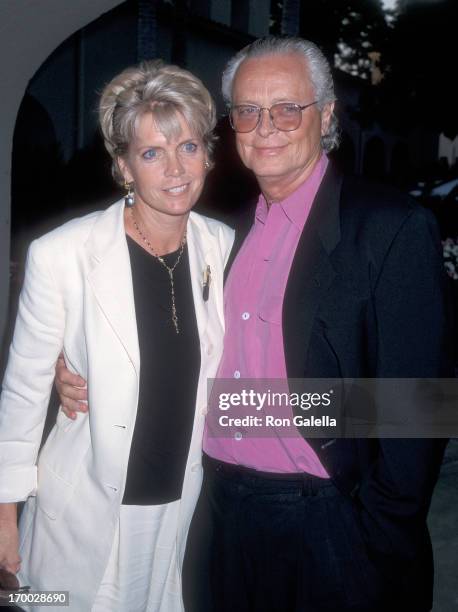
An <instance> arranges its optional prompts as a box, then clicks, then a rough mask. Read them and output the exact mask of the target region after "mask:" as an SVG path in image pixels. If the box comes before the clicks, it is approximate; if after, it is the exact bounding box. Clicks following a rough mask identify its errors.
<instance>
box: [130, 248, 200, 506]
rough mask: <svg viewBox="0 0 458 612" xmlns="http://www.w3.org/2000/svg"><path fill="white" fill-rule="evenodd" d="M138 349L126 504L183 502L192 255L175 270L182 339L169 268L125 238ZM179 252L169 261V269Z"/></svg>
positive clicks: (192, 383)
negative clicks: (137, 389) (174, 313)
mask: <svg viewBox="0 0 458 612" xmlns="http://www.w3.org/2000/svg"><path fill="white" fill-rule="evenodd" d="M127 244H128V247H129V255H130V263H131V269H132V282H133V289H134V300H135V315H136V320H137V329H138V340H139V345H140V364H141V365H140V392H139V401H138V410H137V419H136V421H135V428H134V433H133V439H132V445H131V449H130V456H129V465H128V468H127V482H126V489H125V492H124V498H123V501H122V503H123V504H128V505H153V504H165V503H168V502H171V501H175V500H177V499H179V498H180V497H181V490H182V486H183V479H184V471H185V466H186V459H187V456H188V452H189V445H190V442H191V434H192V425H193V420H194V410H195V403H196V393H197V382H198V377H199V371H200V345H199V335H198V330H197V321H196V315H195V311H194V301H193V297H192V289H191V274H190V270H189V258H188V250H187V247H185V249H184V251H183V254H182V256H181V260H180V262H179V263H178V265H177V267H176V268H175V271H174V274H173V276H174V285H175V305H176V309H177V316H178V326H179V332H180V333H179V334H177V333H176V331H175V326H174V324H173V322H172V301H171V299H172V298H171V286H170V278H169V275H168V272H167V270H166V269H165V268H164V266H163V265H162V264H161V263H160V262H159V261H158V260H157V259H156V258H155V257H153V256H152V255H151V254H150V253H148V252H147V251H145V250H144V249H143V248H142V247H140V246H139V245H138V244H137V243H136V242H135V241H134V240H132V239H131V238H129V237H128V238H127ZM178 253H179V251H176V252H175V253H170V254H169V255H166V256H164V260H165V262H166V263H167V265H168V266H169V267H172V266H173V265H174V263H175V261H176V259H177V256H178Z"/></svg>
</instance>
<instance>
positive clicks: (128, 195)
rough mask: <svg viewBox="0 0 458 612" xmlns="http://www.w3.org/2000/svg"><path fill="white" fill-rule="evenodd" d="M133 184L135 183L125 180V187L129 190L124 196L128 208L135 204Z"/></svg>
mask: <svg viewBox="0 0 458 612" xmlns="http://www.w3.org/2000/svg"><path fill="white" fill-rule="evenodd" d="M133 185H134V184H133V183H128V182H127V181H124V189H125V190H126V191H127V193H126V195H125V196H124V204H125V206H127V207H128V208H132V206H133V205H134V204H135V197H134V192H133Z"/></svg>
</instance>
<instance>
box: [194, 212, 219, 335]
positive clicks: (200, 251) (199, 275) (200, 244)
mask: <svg viewBox="0 0 458 612" xmlns="http://www.w3.org/2000/svg"><path fill="white" fill-rule="evenodd" d="M213 240H214V238H213V237H212V236H211V235H210V233H209V232H208V230H207V229H206V227H205V224H204V223H202V222H199V217H198V216H197V215H196V214H195V213H192V212H191V213H190V215H189V220H188V226H187V241H188V254H189V268H190V272H191V286H192V295H193V298H194V308H195V313H196V319H197V328H198V330H199V337H200V338H203V337H204V332H205V330H206V328H207V322H208V302H205V301H204V299H203V279H204V272H205V270H206V269H207V266H210V269H212V268H213V269H214V265H213V266H212V260H211V252H212V250H213ZM211 290H212V289H211V285H210V291H211Z"/></svg>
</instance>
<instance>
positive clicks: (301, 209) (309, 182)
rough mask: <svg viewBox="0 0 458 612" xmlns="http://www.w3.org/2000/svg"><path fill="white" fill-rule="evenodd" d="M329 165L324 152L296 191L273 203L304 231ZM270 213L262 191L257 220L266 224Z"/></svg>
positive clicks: (256, 215)
mask: <svg viewBox="0 0 458 612" xmlns="http://www.w3.org/2000/svg"><path fill="white" fill-rule="evenodd" d="M327 166H328V158H327V157H326V155H324V154H323V155H321V157H320V159H319V160H318V162H317V163H316V164H315V167H314V169H313V171H312V173H311V174H310V176H308V177H307V179H306V180H305V181H304V182H303V183H302V184H301V185H299V187H298V188H297V189H296V191H293V193H291V194H290V195H289V196H288V197H287V198H285V199H284V200H281V201H280V202H274V204H272V206H280V208H281V209H282V211H283V212H284V214H285V216H286V217H287V218H288V219H289V221H290V222H291V223H292V224H293V225H294V226H295V227H297V229H299V230H300V231H302V229H303V227H304V223H305V220H306V218H307V215H308V213H309V211H310V207H311V204H312V202H313V200H314V198H315V195H316V192H317V191H318V187H319V186H320V183H321V179H322V178H323V176H324V173H325V172H326V168H327ZM268 214H269V207H268V206H267V202H266V199H265V197H264V196H263V195H262V193H261V194H260V195H259V199H258V203H257V206H256V214H255V217H256V220H257V221H259V222H260V223H262V224H265V223H266V220H267V215H268Z"/></svg>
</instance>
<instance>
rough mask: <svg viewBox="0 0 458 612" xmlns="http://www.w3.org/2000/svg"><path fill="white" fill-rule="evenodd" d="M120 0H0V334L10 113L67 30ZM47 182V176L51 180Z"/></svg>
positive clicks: (5, 282) (5, 283) (5, 290)
mask: <svg viewBox="0 0 458 612" xmlns="http://www.w3.org/2000/svg"><path fill="white" fill-rule="evenodd" d="M118 4H121V1H120V0H77V1H76V2H74V1H72V2H62V0H2V1H1V3H0V79H1V80H0V83H1V87H2V112H1V114H0V133H1V135H2V137H1V139H0V339H1V340H3V335H4V331H5V325H6V320H7V311H8V299H9V255H10V218H11V215H10V212H11V207H10V182H11V180H10V179H11V150H12V141H13V131H14V125H15V121H16V114H17V111H18V108H19V104H20V103H21V100H22V97H23V95H24V91H25V89H26V87H27V84H28V82H29V80H30V79H31V77H32V76H33V75H34V73H35V72H36V70H37V69H38V68H39V67H40V65H41V64H42V62H43V61H44V60H45V59H46V58H47V57H48V55H49V54H50V53H51V52H52V51H53V50H54V49H55V48H56V47H57V46H58V45H59V44H60V43H61V42H62V41H63V40H65V39H66V38H67V37H68V36H70V35H71V34H73V32H75V31H76V30H79V29H80V28H82V27H83V26H85V25H87V24H88V23H90V22H91V21H93V20H94V19H96V18H97V17H99V16H100V15H101V14H102V13H104V12H106V11H109V10H110V9H112V8H114V7H115V6H117V5H118ZM51 184H52V181H51Z"/></svg>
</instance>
